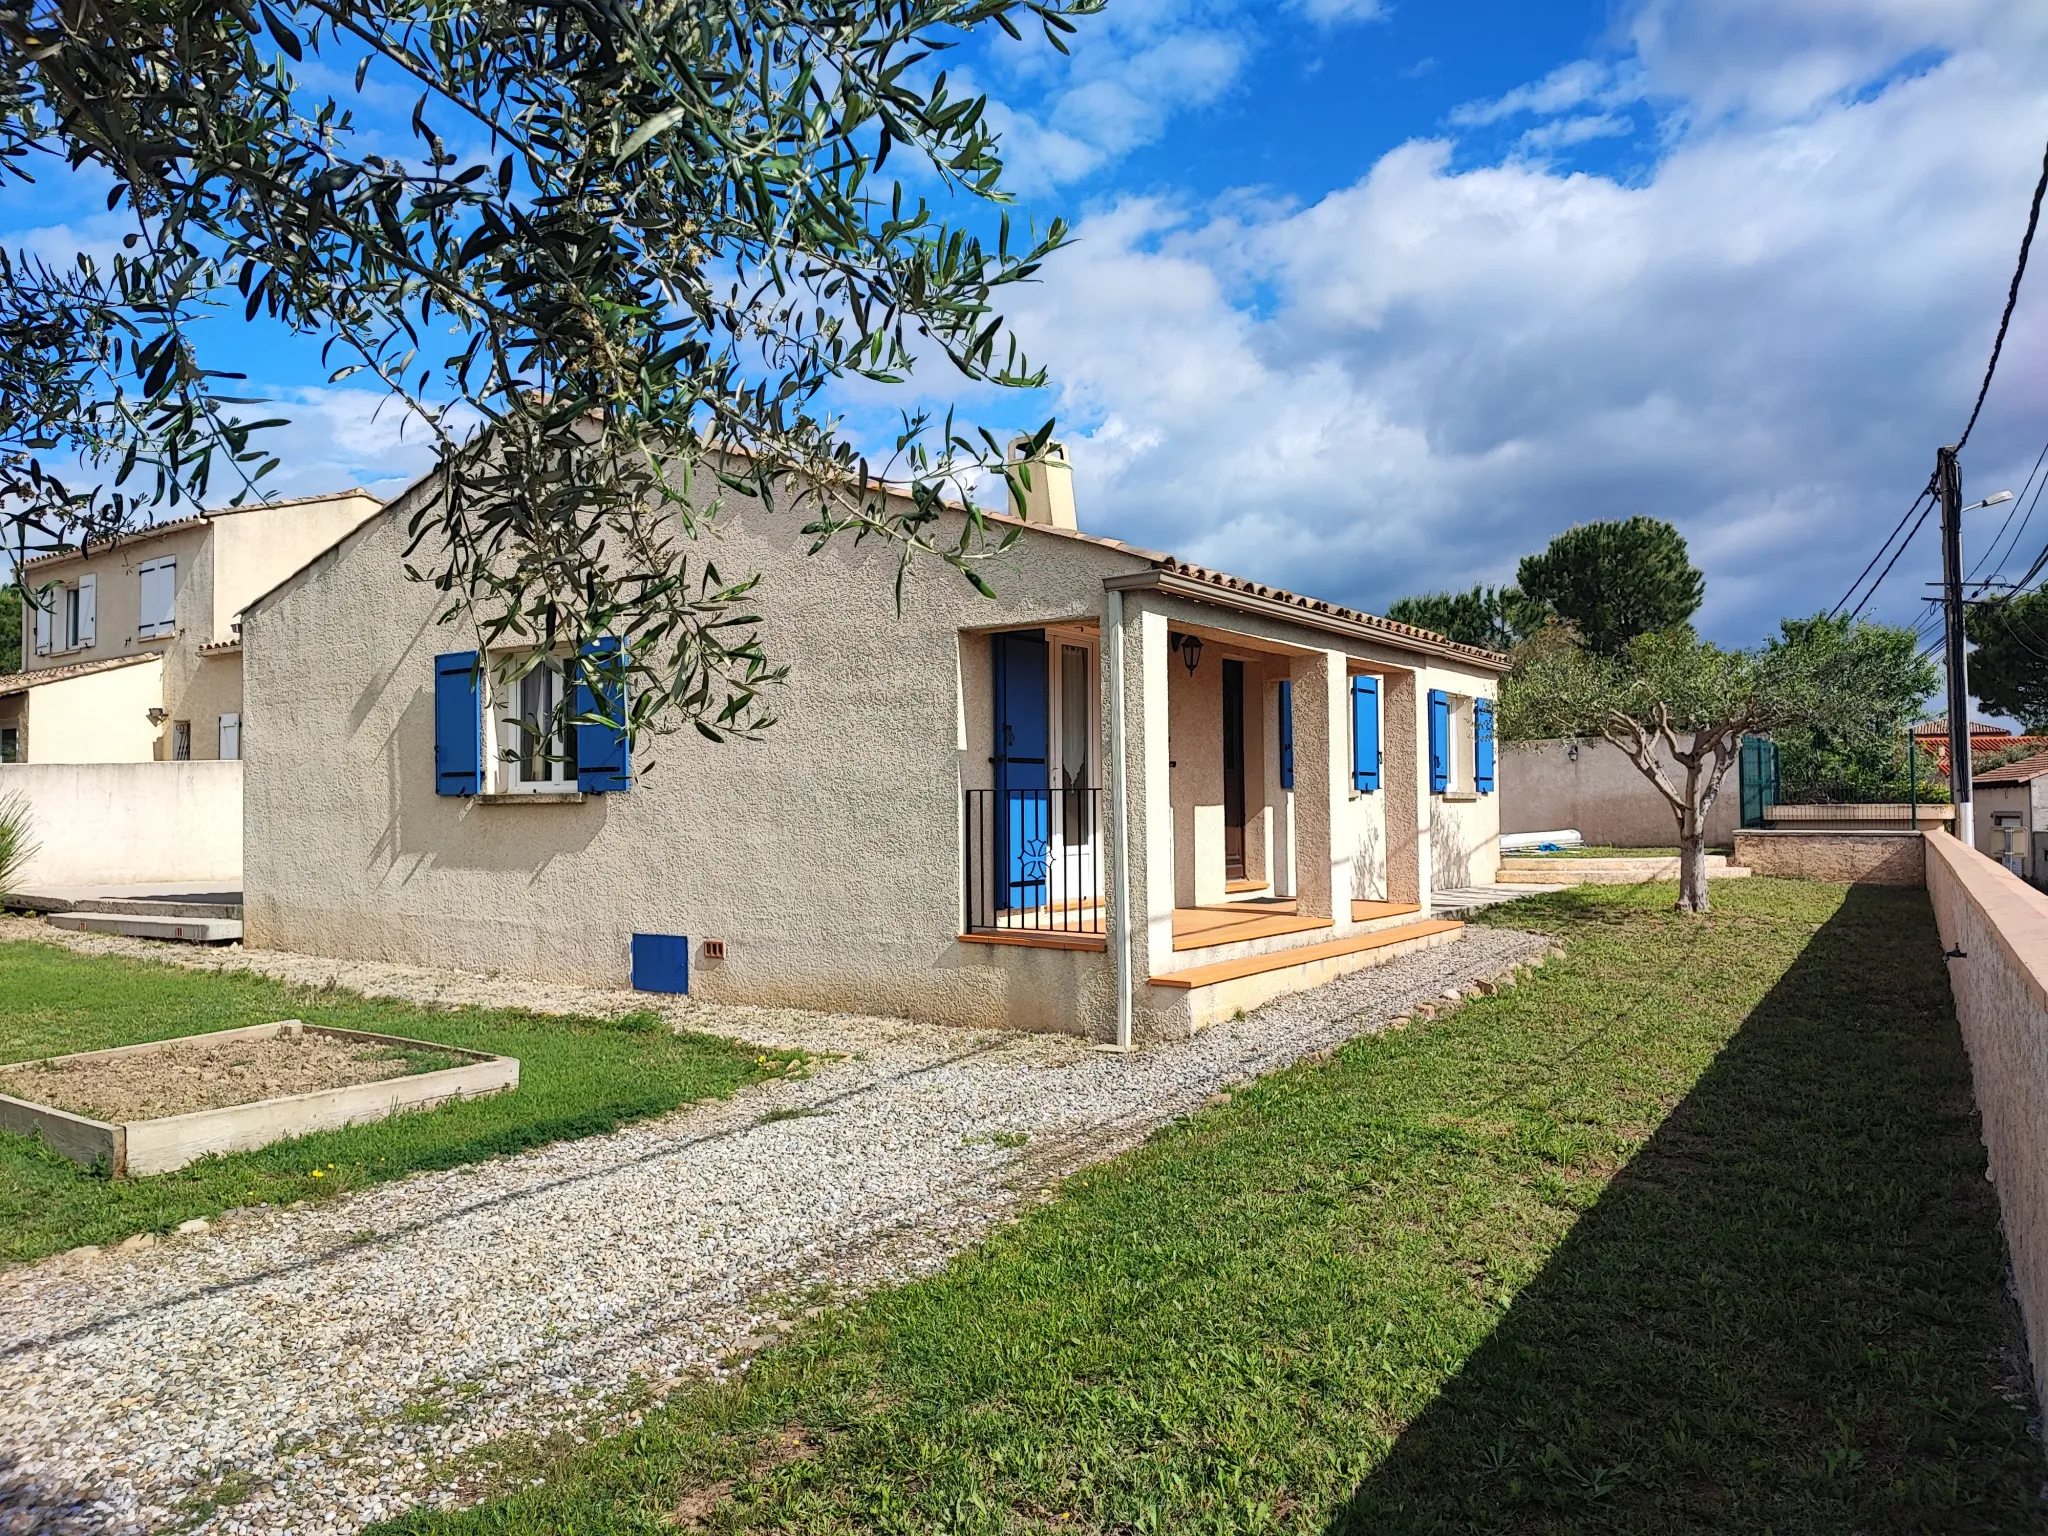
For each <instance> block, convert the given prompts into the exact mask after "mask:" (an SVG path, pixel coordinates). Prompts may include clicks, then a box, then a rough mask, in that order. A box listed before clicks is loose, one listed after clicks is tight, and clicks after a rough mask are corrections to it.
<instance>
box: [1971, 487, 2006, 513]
mask: <svg viewBox="0 0 2048 1536" xmlns="http://www.w3.org/2000/svg"><path fill="white" fill-rule="evenodd" d="M2011 500H2012V492H2011V491H1996V492H1993V493H1992V494H1991V495H1989V496H1986V497H1985V498H1984V499H1983V500H1982V501H1973V502H1971V503H1970V504H1969V505H1968V506H1967V507H1965V508H1963V510H1964V511H1965V512H1975V511H1976V510H1977V509H1978V508H1979V507H1995V506H1997V505H1998V504H1999V503H2000V502H2003V501H2011Z"/></svg>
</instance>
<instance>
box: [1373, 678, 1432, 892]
mask: <svg viewBox="0 0 2048 1536" xmlns="http://www.w3.org/2000/svg"><path fill="white" fill-rule="evenodd" d="M1380 715H1381V725H1380V729H1381V730H1382V731H1384V732H1385V733H1386V741H1385V743H1384V747H1385V750H1384V752H1383V754H1382V758H1381V760H1382V762H1383V763H1384V764H1385V765H1386V766H1385V771H1384V773H1383V774H1382V776H1381V784H1380V793H1381V794H1383V795H1385V796H1386V797H1387V807H1386V810H1387V900H1389V901H1404V902H1413V903H1415V904H1416V905H1418V906H1422V907H1427V906H1428V905H1429V897H1428V895H1427V891H1428V882H1427V876H1428V866H1427V864H1426V862H1425V858H1426V847H1427V845H1426V842H1425V838H1426V836H1427V829H1428V825H1429V804H1430V802H1429V794H1428V790H1427V786H1428V784H1429V777H1428V776H1429V763H1428V762H1427V761H1426V754H1427V752H1428V738H1427V736H1426V734H1425V733H1423V732H1422V731H1421V730H1419V729H1418V725H1419V722H1420V721H1421V718H1422V693H1421V690H1420V689H1419V688H1418V687H1417V686H1416V681H1415V674H1414V673H1413V672H1388V673H1385V674H1384V675H1382V676H1381V678H1380ZM1425 915H1426V914H1425Z"/></svg>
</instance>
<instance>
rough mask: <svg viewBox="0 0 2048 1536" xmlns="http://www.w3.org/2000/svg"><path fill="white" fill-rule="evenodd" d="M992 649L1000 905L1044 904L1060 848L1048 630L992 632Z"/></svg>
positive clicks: (997, 899)
mask: <svg viewBox="0 0 2048 1536" xmlns="http://www.w3.org/2000/svg"><path fill="white" fill-rule="evenodd" d="M989 651H990V654H991V656H992V658H993V660H994V663H995V735H996V739H995V789H996V794H995V800H996V804H995V812H996V817H995V820H996V847H997V848H999V849H1001V850H1002V851H1003V858H1004V860H1005V871H1004V878H1003V880H1002V881H1001V882H1000V883H999V885H998V888H997V891H996V905H997V906H998V907H1003V908H1009V909H1011V910H1015V909H1016V908H1019V907H1042V906H1044V905H1045V904H1046V864H1047V862H1048V860H1049V859H1050V857H1051V854H1052V847H1051V833H1052V828H1051V825H1050V822H1051V814H1052V804H1051V802H1052V795H1051V785H1052V774H1051V763H1050V761H1049V756H1050V754H1049V752H1048V747H1049V745H1050V743H1049V742H1048V740H1047V735H1048V730H1047V722H1048V718H1049V714H1048V704H1049V700H1048V699H1047V696H1046V659H1047V658H1046V643H1045V631H1044V630H1042V629H1020V630H1012V631H1010V632H1009V633H1007V634H999V635H991V636H989Z"/></svg>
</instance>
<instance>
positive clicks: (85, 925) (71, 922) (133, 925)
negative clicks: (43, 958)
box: [43, 912, 242, 944]
mask: <svg viewBox="0 0 2048 1536" xmlns="http://www.w3.org/2000/svg"><path fill="white" fill-rule="evenodd" d="M43 921H44V922H46V923H48V924H49V925H50V926H51V927H52V928H69V929H73V930H75V931H76V932H79V933H118V934H123V935H125V936H126V937H128V938H131V939H171V940H174V941H176V942H178V943H181V944H234V943H237V942H239V941H240V939H241V937H242V924H241V921H240V920H239V919H237V918H231V917H139V916H136V915H135V914H134V913H130V912H52V913H51V914H50V915H49V916H48V917H46V918H44V919H43Z"/></svg>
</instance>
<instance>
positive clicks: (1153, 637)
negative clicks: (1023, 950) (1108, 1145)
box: [1123, 592, 1173, 985]
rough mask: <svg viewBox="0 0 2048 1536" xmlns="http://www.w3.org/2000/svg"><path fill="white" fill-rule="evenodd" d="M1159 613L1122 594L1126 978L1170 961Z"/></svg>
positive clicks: (1169, 796) (1169, 819)
mask: <svg viewBox="0 0 2048 1536" xmlns="http://www.w3.org/2000/svg"><path fill="white" fill-rule="evenodd" d="M1166 628H1167V626H1166V615H1165V614H1164V613H1162V612H1160V611H1159V610H1158V609H1157V608H1156V607H1154V606H1153V605H1152V602H1151V600H1150V599H1148V598H1147V596H1146V595H1145V594H1144V593H1142V592H1126V593H1125V594H1124V676H1123V688H1124V763H1123V769H1124V784H1125V786H1126V792H1125V799H1124V814H1125V815H1126V817H1127V818H1128V830H1127V831H1126V834H1125V836H1126V838H1127V840H1128V844H1129V855H1130V863H1131V884H1130V890H1131V975H1132V978H1133V980H1134V981H1135V982H1137V983H1138V984H1140V985H1142V984H1143V983H1144V981H1145V980H1146V978H1148V977H1151V976H1156V975H1159V974H1160V973H1161V972H1162V971H1164V970H1166V969H1167V968H1168V967H1169V966H1170V965H1171V964H1172V961H1173V810H1172V806H1173V783H1172V777H1171V775H1170V773H1169V772H1168V768H1167V763H1168V758H1167V751H1168V745H1167V732H1166V726H1167V704H1166V689H1167V658H1168V654H1169V653H1168V651H1167V649H1166Z"/></svg>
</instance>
